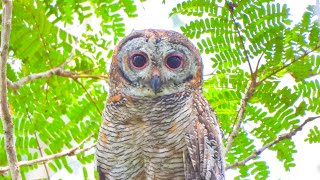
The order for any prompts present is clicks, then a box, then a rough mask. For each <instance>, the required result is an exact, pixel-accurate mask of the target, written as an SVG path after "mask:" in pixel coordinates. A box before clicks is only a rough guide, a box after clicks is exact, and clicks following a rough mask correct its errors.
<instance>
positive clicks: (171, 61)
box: [165, 54, 182, 70]
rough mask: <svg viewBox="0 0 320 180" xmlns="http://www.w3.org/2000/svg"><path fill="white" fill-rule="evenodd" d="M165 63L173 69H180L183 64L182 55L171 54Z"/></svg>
mask: <svg viewBox="0 0 320 180" xmlns="http://www.w3.org/2000/svg"><path fill="white" fill-rule="evenodd" d="M165 65H166V66H167V67H168V68H169V69H172V70H175V69H178V68H180V67H181V66H182V57H181V56H180V55H176V54H174V55H170V56H169V57H167V58H166V61H165Z"/></svg>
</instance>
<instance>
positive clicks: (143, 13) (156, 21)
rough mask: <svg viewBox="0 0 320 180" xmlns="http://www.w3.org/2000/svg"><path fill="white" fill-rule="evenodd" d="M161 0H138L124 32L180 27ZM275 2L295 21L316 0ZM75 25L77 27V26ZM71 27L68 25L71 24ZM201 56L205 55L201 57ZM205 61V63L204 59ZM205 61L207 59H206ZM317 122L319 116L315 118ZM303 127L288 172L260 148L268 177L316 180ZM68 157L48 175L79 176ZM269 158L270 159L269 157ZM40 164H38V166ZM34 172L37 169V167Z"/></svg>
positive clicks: (318, 168)
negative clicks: (63, 165) (68, 168)
mask: <svg viewBox="0 0 320 180" xmlns="http://www.w3.org/2000/svg"><path fill="white" fill-rule="evenodd" d="M161 2H162V1H161V0H148V1H146V2H144V3H140V1H139V0H138V12H137V14H138V15H139V16H138V17H137V18H134V19H128V20H127V21H126V22H125V23H126V30H127V31H126V34H128V33H130V32H131V31H132V30H134V29H136V30H138V29H147V28H154V29H172V30H176V31H180V29H179V25H180V24H179V25H177V24H176V25H175V24H173V21H172V19H169V17H168V14H169V13H170V11H171V9H172V8H173V7H174V5H175V4H177V2H180V1H177V0H166V4H162V3H161ZM277 2H279V3H286V4H288V7H289V8H290V14H291V19H292V20H293V22H294V23H295V22H298V21H299V20H300V18H301V17H302V14H303V12H304V11H305V9H306V6H307V5H309V4H315V3H316V0H277ZM178 18H179V20H181V22H182V23H183V22H188V21H190V19H188V18H186V17H185V16H179V17H178ZM77 29H78V30H77ZM71 30H72V28H71ZM74 30H75V31H76V32H75V33H80V31H79V26H75V28H74ZM203 59H204V60H205V57H203ZM204 62H205V70H204V71H205V72H204V74H207V73H210V72H211V71H212V69H211V64H210V61H208V60H207V61H206V60H205V61H204ZM206 62H207V63H206ZM208 62H209V63H208ZM317 122H318V124H319V120H318V121H317ZM313 125H315V123H313V124H312V123H310V124H309V125H308V126H307V128H310V127H313ZM308 132H309V131H308V130H307V129H303V131H302V132H299V133H298V134H297V135H296V136H294V138H293V140H294V142H295V143H296V148H297V150H298V153H296V154H294V159H295V163H296V167H295V168H292V169H291V171H290V172H285V170H284V168H283V165H282V164H281V163H279V162H278V160H277V159H276V158H275V157H276V153H275V152H272V151H268V150H267V151H264V152H263V153H262V154H261V156H262V159H263V160H265V161H266V162H267V164H268V165H269V169H270V171H271V174H270V177H269V179H272V180H273V179H281V180H296V179H297V180H298V179H305V180H319V179H320V144H312V145H310V144H308V143H304V139H305V138H306V137H307V134H308ZM68 159H69V160H70V165H71V167H72V168H73V169H74V172H73V173H72V174H69V173H68V172H66V170H61V171H59V172H58V173H56V174H55V175H53V176H52V177H51V178H52V179H60V178H62V179H82V178H83V176H82V168H79V166H80V167H81V165H80V164H79V162H77V160H76V158H75V157H70V158H68ZM271 160H272V161H271ZM39 167H41V166H39ZM88 167H89V168H88V173H89V177H91V178H93V174H92V173H93V165H88ZM37 172H39V171H38V170H37ZM30 175H31V176H30V177H34V175H35V174H32V173H31V174H30ZM226 175H227V179H233V176H234V173H233V172H232V171H227V173H226Z"/></svg>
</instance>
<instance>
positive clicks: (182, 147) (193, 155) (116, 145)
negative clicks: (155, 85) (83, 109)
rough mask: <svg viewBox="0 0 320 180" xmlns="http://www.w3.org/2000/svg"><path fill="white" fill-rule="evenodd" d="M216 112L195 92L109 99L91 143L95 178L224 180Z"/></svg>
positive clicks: (121, 95)
mask: <svg viewBox="0 0 320 180" xmlns="http://www.w3.org/2000/svg"><path fill="white" fill-rule="evenodd" d="M222 147H223V146H222V143H221V134H220V129H219V125H218V123H217V119H216V116H215V115H214V113H213V111H212V110H211V109H210V106H209V104H208V102H207V101H206V100H205V98H204V97H203V95H202V94H201V92H200V91H196V92H191V93H190V92H179V93H174V94H170V95H164V96H159V97H152V98H151V97H127V96H125V95H123V94H120V95H119V94H118V95H114V96H113V97H109V99H108V102H107V104H106V107H105V110H104V112H103V122H102V125H101V128H100V133H99V138H98V144H97V147H96V160H97V169H98V172H99V176H100V179H188V180H189V179H190V180H191V179H217V180H220V179H224V165H223V160H222V157H223V156H222V154H221V153H222Z"/></svg>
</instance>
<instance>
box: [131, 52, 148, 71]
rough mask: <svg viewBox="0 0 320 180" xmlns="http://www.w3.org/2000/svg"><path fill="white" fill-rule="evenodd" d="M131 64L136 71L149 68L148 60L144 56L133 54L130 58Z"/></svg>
mask: <svg viewBox="0 0 320 180" xmlns="http://www.w3.org/2000/svg"><path fill="white" fill-rule="evenodd" d="M130 64H131V66H133V67H134V68H136V69H143V68H145V67H146V66H147V64H148V61H147V58H146V57H145V56H144V55H142V54H133V55H132V56H131V58H130Z"/></svg>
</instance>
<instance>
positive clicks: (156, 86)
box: [150, 75, 161, 94]
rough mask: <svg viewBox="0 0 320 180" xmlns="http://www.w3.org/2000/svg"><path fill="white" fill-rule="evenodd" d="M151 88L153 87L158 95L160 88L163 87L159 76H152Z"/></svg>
mask: <svg viewBox="0 0 320 180" xmlns="http://www.w3.org/2000/svg"><path fill="white" fill-rule="evenodd" d="M150 86H151V88H152V90H153V91H154V93H155V94H157V93H158V92H159V90H160V87H161V80H160V76H158V75H156V76H152V78H151V81H150Z"/></svg>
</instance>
